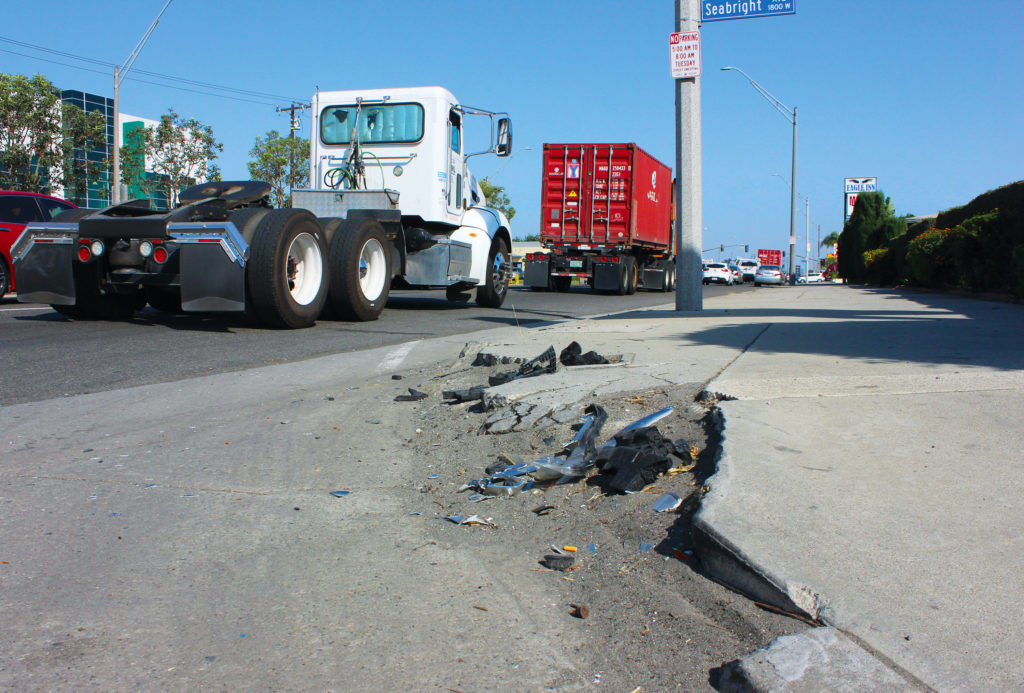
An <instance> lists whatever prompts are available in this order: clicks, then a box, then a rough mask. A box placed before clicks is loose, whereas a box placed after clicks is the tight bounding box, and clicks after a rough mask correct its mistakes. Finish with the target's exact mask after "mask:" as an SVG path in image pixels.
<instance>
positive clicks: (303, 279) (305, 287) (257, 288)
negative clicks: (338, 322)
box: [246, 209, 329, 329]
mask: <svg viewBox="0 0 1024 693" xmlns="http://www.w3.org/2000/svg"><path fill="white" fill-rule="evenodd" d="M249 250H250V257H249V266H248V271H247V272H246V288H247V290H248V294H249V298H250V299H251V300H252V308H253V310H254V312H255V313H256V316H257V317H258V318H259V319H260V321H261V322H263V323H264V324H266V325H269V326H271V327H282V328H292V329H296V328H301V327H309V326H310V325H312V324H313V323H314V322H315V321H316V319H317V316H319V315H320V311H321V310H323V307H324V302H325V301H326V300H327V281H328V276H329V275H328V271H327V262H326V260H325V258H326V257H327V247H326V244H325V243H324V238H323V229H321V228H320V222H318V221H317V219H316V217H314V216H313V215H312V214H311V213H310V212H308V211H306V210H304V209H275V210H272V211H270V212H267V214H266V215H265V216H263V217H262V219H260V221H259V225H258V226H257V227H256V229H255V232H254V234H253V239H252V244H251V245H250V247H249Z"/></svg>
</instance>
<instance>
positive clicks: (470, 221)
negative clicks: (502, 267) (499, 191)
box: [451, 207, 512, 284]
mask: <svg viewBox="0 0 1024 693" xmlns="http://www.w3.org/2000/svg"><path fill="white" fill-rule="evenodd" d="M495 238H503V239H504V240H505V243H506V244H507V246H508V247H509V248H511V247H512V237H511V235H510V234H509V222H508V219H506V218H505V215H504V214H502V213H501V212H500V211H498V210H496V209H491V208H490V207H470V208H469V209H468V210H466V213H465V214H463V215H462V226H460V227H459V228H457V229H456V230H455V231H454V232H453V233H452V235H451V239H452V240H453V241H462V242H463V243H468V244H469V245H470V246H472V248H473V261H472V266H471V269H470V276H471V277H472V278H473V279H475V280H476V281H477V283H478V284H479V283H483V281H484V277H486V276H487V273H488V272H489V271H490V269H491V268H490V267H488V265H487V260H488V255H489V253H490V252H491V243H492V242H493V241H494V239H495Z"/></svg>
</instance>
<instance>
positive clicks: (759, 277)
mask: <svg viewBox="0 0 1024 693" xmlns="http://www.w3.org/2000/svg"><path fill="white" fill-rule="evenodd" d="M782 283H783V282H782V269H781V268H780V267H779V266H778V265H761V266H760V267H758V268H757V272H756V273H754V286H761V285H762V284H782Z"/></svg>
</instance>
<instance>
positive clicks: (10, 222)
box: [0, 190, 77, 296]
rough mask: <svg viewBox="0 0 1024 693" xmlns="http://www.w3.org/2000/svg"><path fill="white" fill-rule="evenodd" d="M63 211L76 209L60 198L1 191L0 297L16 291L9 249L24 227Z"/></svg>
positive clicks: (48, 219) (46, 219)
mask: <svg viewBox="0 0 1024 693" xmlns="http://www.w3.org/2000/svg"><path fill="white" fill-rule="evenodd" d="M66 209H77V206H75V205H73V204H71V203H70V202H67V201H65V200H62V199H60V198H59V197H51V196H49V195H39V194H38V193H26V192H14V191H12V190H0V296H3V295H4V294H6V293H7V292H8V291H14V290H15V288H14V270H13V266H14V265H13V264H12V262H11V246H12V245H14V242H15V241H16V240H18V236H20V235H21V232H22V231H24V230H25V226H26V225H27V224H31V223H33V222H36V221H50V220H51V219H53V218H54V217H55V216H57V215H58V214H60V213H61V212H63V211H64V210H66Z"/></svg>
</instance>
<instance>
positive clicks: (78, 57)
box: [0, 36, 301, 105]
mask: <svg viewBox="0 0 1024 693" xmlns="http://www.w3.org/2000/svg"><path fill="white" fill-rule="evenodd" d="M0 41H3V42H5V43H11V44H14V45H17V46H21V47H23V48H29V49H31V50H37V51H41V52H43V53H50V54H52V55H59V56H62V57H65V58H71V59H74V60H80V61H82V62H86V63H91V64H94V65H102V66H104V67H108V68H109V69H110V70H113V69H114V68H115V67H116V65H114V64H113V63H107V62H104V61H102V60H96V59H95V58H88V57H85V56H81V55H75V54H74V53H66V52H64V51H58V50H55V49H53V48H47V47H45V46H37V45H35V44H32V43H27V42H25V41H17V40H15V39H11V38H7V37H5V36H0ZM0 51H3V52H4V53H11V54H13V55H20V56H22V57H24V58H30V59H34V60H41V61H43V62H48V63H53V64H56V65H62V66H64V67H70V68H73V69H78V70H85V71H87V72H96V73H99V74H106V73H105V72H102V71H99V70H94V69H91V68H87V67H82V66H78V65H69V64H67V63H62V62H58V61H55V60H48V59H46V58H42V57H39V56H34V55H27V54H25V53H18V52H16V51H10V50H5V49H2V48H0ZM134 72H136V73H138V74H143V75H148V76H150V77H156V78H158V79H166V80H171V81H173V82H181V83H183V84H190V85H192V86H198V87H204V88H206V89H219V90H222V91H228V92H231V93H234V94H239V95H242V96H255V97H258V98H263V99H267V101H262V102H261V101H251V100H247V99H238V98H234V97H231V96H227V95H225V94H219V93H210V92H200V91H195V90H192V89H185V88H183V87H175V86H173V85H170V84H160V83H157V82H147V81H145V80H133V81H138V82H142V83H143V84H150V85H153V86H160V87H167V88H169V89H180V90H182V91H193V92H194V93H197V94H204V95H206V96H215V97H218V98H222V99H232V100H235V101H246V102H248V103H267V104H268V105H269V104H273V103H276V102H278V101H282V100H284V101H301V99H293V98H291V97H288V96H282V95H280V94H268V93H265V92H258V91H252V90H248V89H238V88H236V87H228V86H225V85H222V84H213V83H211V82H201V81H198V80H192V79H187V78H185V77H174V76H173V75H164V74H160V73H157V72H147V71H145V70H135V71H134ZM129 79H132V78H129Z"/></svg>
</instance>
